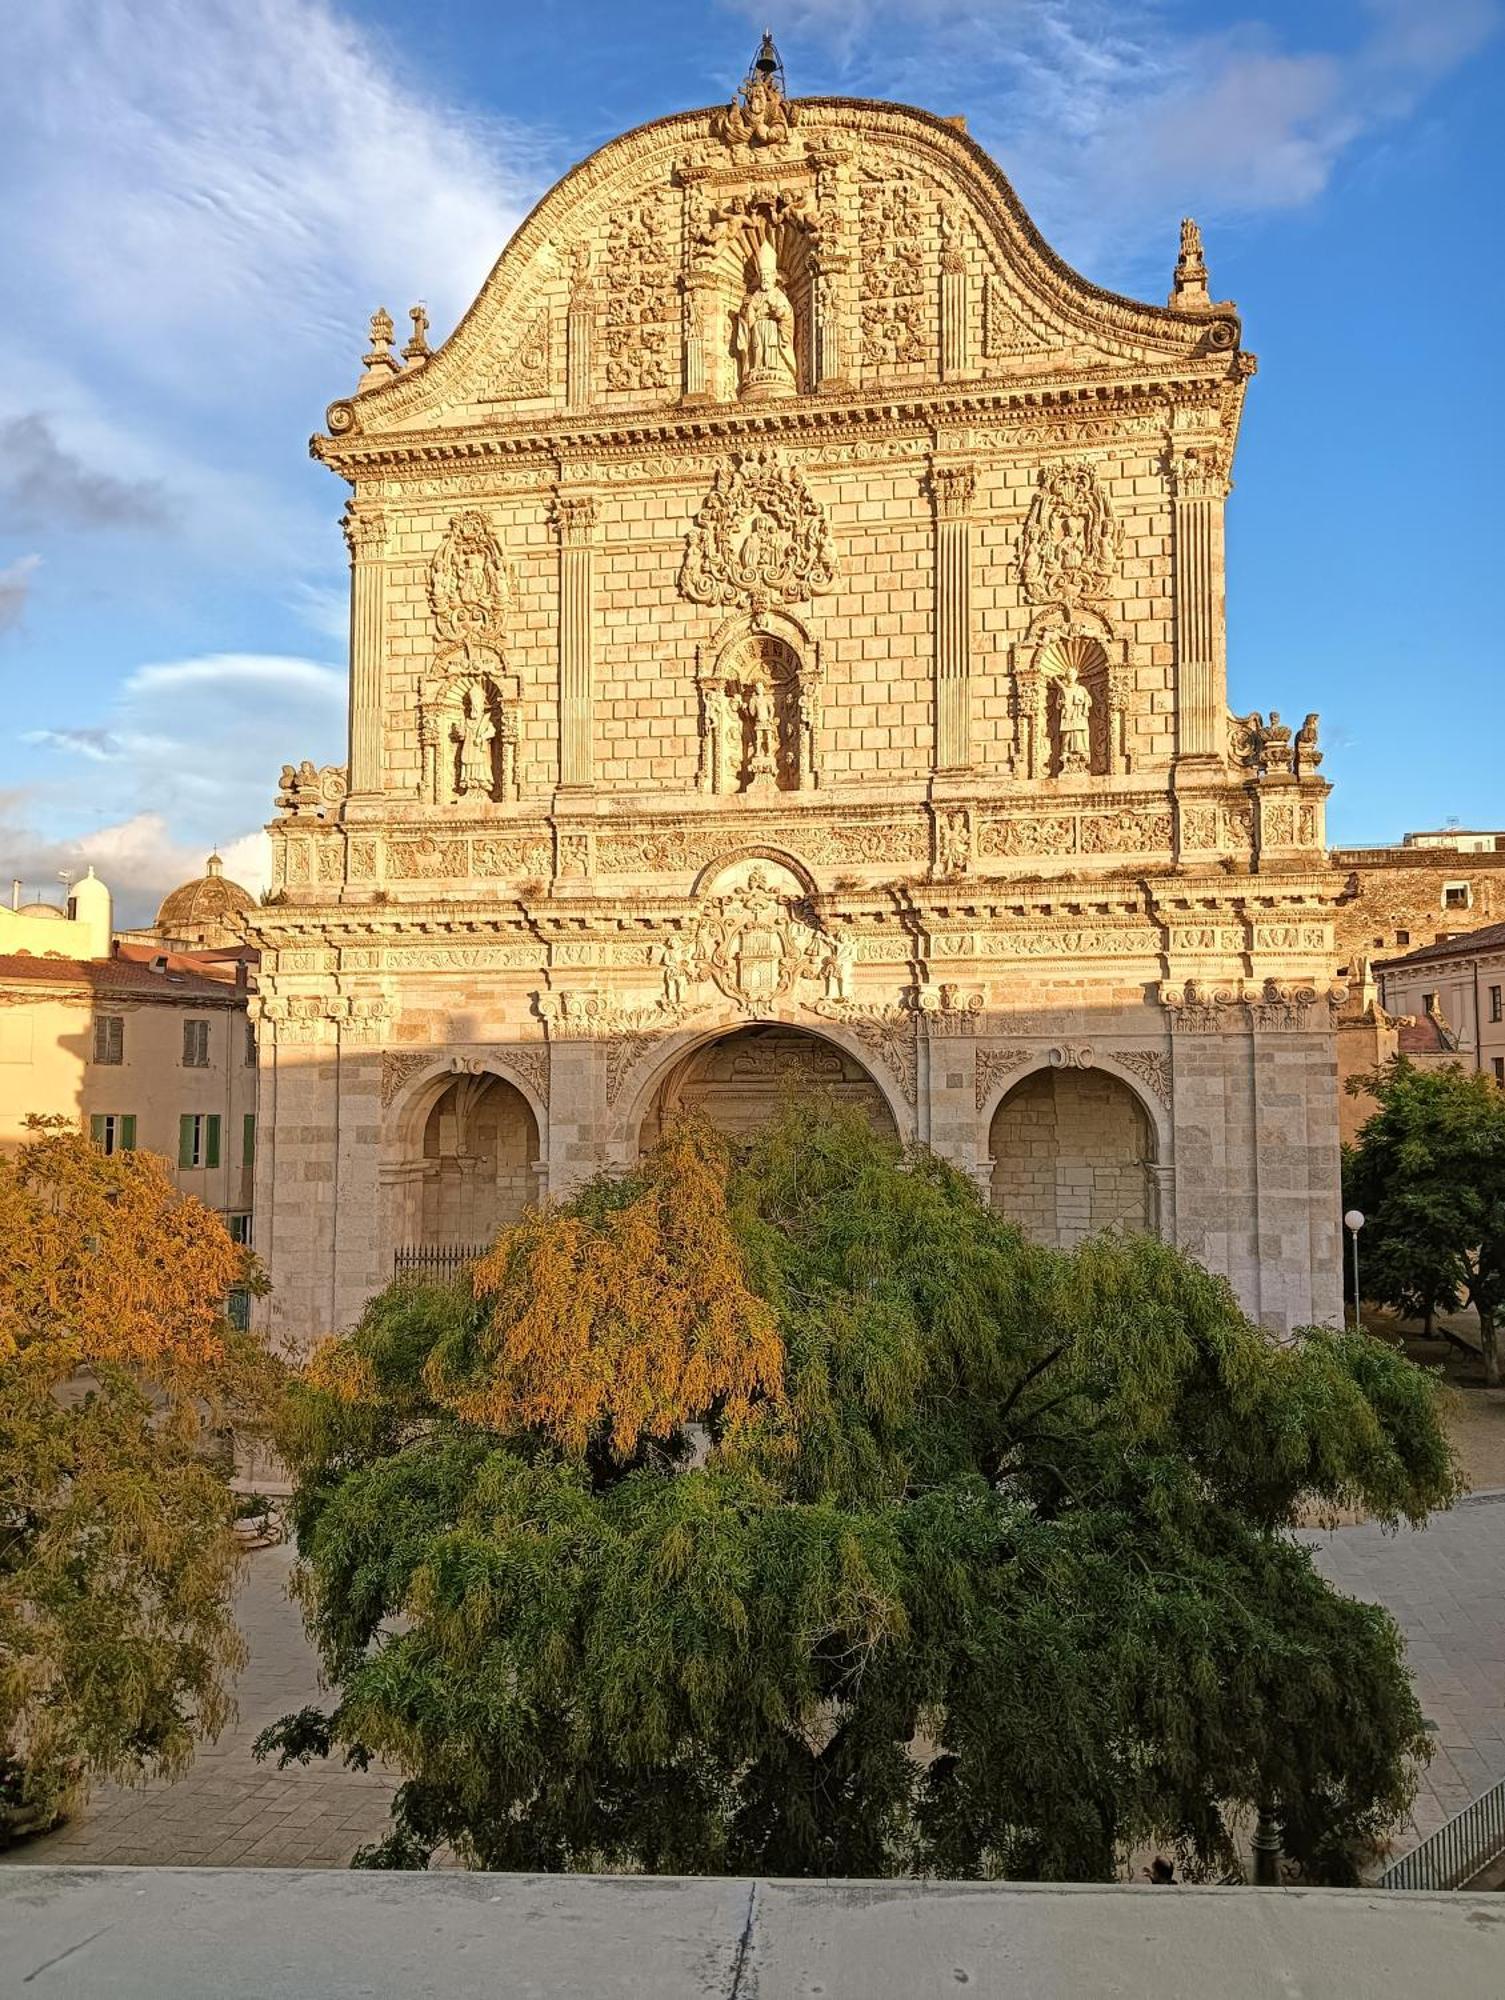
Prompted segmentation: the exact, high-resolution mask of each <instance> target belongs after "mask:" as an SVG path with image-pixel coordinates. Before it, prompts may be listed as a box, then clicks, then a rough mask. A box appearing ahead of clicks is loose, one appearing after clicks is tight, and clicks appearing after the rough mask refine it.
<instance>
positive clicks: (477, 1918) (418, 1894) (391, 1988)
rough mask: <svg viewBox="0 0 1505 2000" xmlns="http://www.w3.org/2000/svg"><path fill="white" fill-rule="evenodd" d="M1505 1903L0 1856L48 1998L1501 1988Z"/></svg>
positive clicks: (1225, 1999) (1469, 1994)
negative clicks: (10, 1861)
mask: <svg viewBox="0 0 1505 2000" xmlns="http://www.w3.org/2000/svg"><path fill="white" fill-rule="evenodd" d="M1502 1990H1505V1900H1501V1899H1500V1898H1497V1897H1492V1896H1470V1895H1467V1894H1460V1895H1451V1896H1445V1895H1438V1896H1431V1895H1383V1894H1380V1893H1377V1892H1374V1891H1369V1890H1347V1891H1344V1890H1324V1889H1285V1890H1278V1889H1277V1890H1255V1889H1179V1888H1172V1889H1157V1888H1149V1887H1144V1888H1130V1887H1124V1888H1097V1887H1090V1886H1083V1887H1069V1888H1056V1887H1047V1886H1031V1885H1025V1884H1014V1885H1008V1886H998V1885H994V1884H976V1883H907V1882H875V1883H865V1882H767V1881H758V1882H750V1881H746V1880H738V1879H726V1880H714V1879H677V1878H670V1877H664V1878H648V1879H641V1878H630V1877H621V1876H583V1875H552V1876H540V1875H472V1874H460V1873H444V1874H433V1875H401V1874H390V1875H383V1874H367V1873H357V1874H332V1873H330V1872H329V1871H327V1870H322V1869H321V1870H296V1869H235V1868H224V1869H218V1868H41V1867H39V1868H24V1869H23V1868H14V1869H0V1994H5V1995H16V1996H17V1997H18V2000H19V1996H21V1995H23V1994H24V1995H26V1996H28V2000H30V1996H31V1995H35V1996H36V2000H204V1996H207V1995H213V1996H214V2000H373V1996H376V2000H381V1996H385V1995H388V1994H391V1995H394V1996H395V1995H401V1996H403V2000H419V1997H420V1996H426V1995H430V1994H433V1995H441V1994H442V1995H444V1996H445V2000H481V1996H483V1995H484V1996H485V2000H545V1996H547V2000H555V1996H569V2000H638V1997H639V1996H641V2000H941V1996H945V2000H962V1996H963V1995H965V2000H1089V1997H1090V2000H1107V1997H1108V1996H1114V2000H1117V1996H1122V2000H1139V1996H1141V1995H1142V1996H1144V2000H1183V1996H1184V2000H1208V1996H1210V1995H1216V1996H1217V2000H1256V1996H1257V2000H1292V1996H1296V1995H1299V1996H1300V2000H1382V1996H1383V2000H1390V1996H1393V1995H1395V1994H1417V1993H1445V1994H1447V1996H1448V2000H1476V1996H1477V2000H1486V1996H1488V2000H1499V1995H1500V1993H1501V1992H1502Z"/></svg>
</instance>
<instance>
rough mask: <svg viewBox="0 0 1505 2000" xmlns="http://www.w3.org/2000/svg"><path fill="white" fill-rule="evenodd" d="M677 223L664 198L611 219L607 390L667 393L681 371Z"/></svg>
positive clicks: (626, 207) (629, 205)
mask: <svg viewBox="0 0 1505 2000" xmlns="http://www.w3.org/2000/svg"><path fill="white" fill-rule="evenodd" d="M677 223H678V217H677V216H675V215H674V214H673V213H672V211H671V210H670V209H669V207H668V206H667V204H666V202H665V201H664V199H663V197H662V196H659V195H648V196H645V197H644V198H643V199H642V200H640V201H629V202H625V203H623V204H622V206H621V207H619V208H617V209H616V210H615V211H614V212H613V215H612V220H611V230H610V236H609V239H608V250H607V259H606V264H607V270H608V271H609V273H610V282H609V288H608V291H607V295H606V386H607V388H608V389H614V390H619V391H623V392H628V393H631V392H636V391H642V390H665V391H667V390H669V389H671V388H672V387H673V386H674V380H675V374H676V371H677V361H678V356H677V349H678V345H679V320H680V312H679V305H678V301H677V299H676V296H675V279H676V276H677V263H678V259H677V255H676V250H677V239H678V233H679V232H678V227H677Z"/></svg>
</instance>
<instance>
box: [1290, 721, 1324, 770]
mask: <svg viewBox="0 0 1505 2000" xmlns="http://www.w3.org/2000/svg"><path fill="white" fill-rule="evenodd" d="M1317 722H1318V717H1317V716H1316V715H1309V716H1308V717H1307V719H1306V721H1305V722H1303V723H1302V725H1301V727H1300V728H1299V729H1298V730H1297V731H1296V775H1297V777H1310V775H1311V773H1312V772H1313V771H1315V770H1316V768H1317V766H1318V765H1319V764H1320V763H1321V762H1322V748H1321V745H1320V744H1319V742H1318V741H1317Z"/></svg>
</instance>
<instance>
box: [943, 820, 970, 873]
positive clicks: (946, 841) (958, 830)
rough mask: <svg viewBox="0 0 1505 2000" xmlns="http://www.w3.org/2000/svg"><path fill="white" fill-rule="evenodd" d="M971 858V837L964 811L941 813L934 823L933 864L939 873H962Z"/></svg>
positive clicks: (964, 871)
mask: <svg viewBox="0 0 1505 2000" xmlns="http://www.w3.org/2000/svg"><path fill="white" fill-rule="evenodd" d="M971 858H972V837H971V831H970V829H969V827H968V825H967V815H966V814H965V813H964V812H948V813H942V814H941V815H940V817H939V818H938V819H937V820H936V823H935V865H936V873H937V874H939V875H964V874H965V873H966V870H967V863H968V862H969V861H970V860H971Z"/></svg>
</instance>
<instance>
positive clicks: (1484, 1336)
mask: <svg viewBox="0 0 1505 2000" xmlns="http://www.w3.org/2000/svg"><path fill="white" fill-rule="evenodd" d="M1479 1345H1480V1347H1481V1348H1483V1350H1484V1379H1485V1381H1486V1382H1487V1383H1488V1384H1489V1386H1490V1388H1491V1389H1498V1388H1499V1386H1500V1349H1499V1345H1498V1343H1497V1342H1496V1340H1495V1316H1494V1314H1493V1312H1486V1311H1485V1310H1484V1308H1483V1306H1480V1307H1479Z"/></svg>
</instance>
